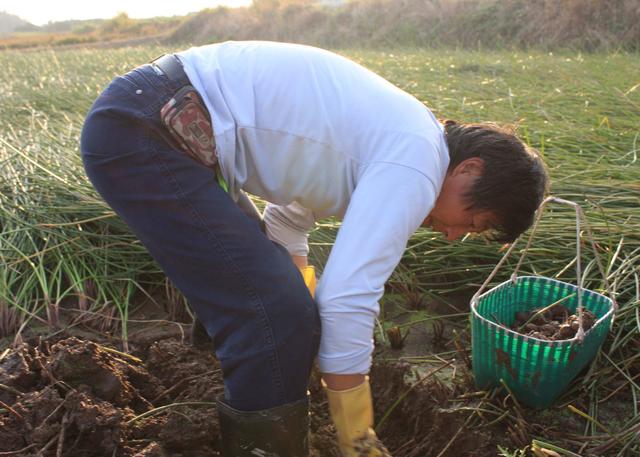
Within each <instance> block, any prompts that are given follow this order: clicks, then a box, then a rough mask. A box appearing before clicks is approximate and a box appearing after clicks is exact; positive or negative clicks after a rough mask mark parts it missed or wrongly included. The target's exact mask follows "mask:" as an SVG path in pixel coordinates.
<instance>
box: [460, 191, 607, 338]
mask: <svg viewBox="0 0 640 457" xmlns="http://www.w3.org/2000/svg"><path fill="white" fill-rule="evenodd" d="M550 202H554V203H561V204H565V205H569V206H572V207H574V208H575V211H576V279H577V283H578V332H577V333H576V338H577V339H578V341H579V342H582V341H583V340H584V334H585V332H584V327H583V307H582V265H581V248H580V220H583V221H584V225H585V227H586V229H587V234H588V235H589V239H590V241H591V247H592V248H593V253H594V256H595V259H596V263H597V264H598V269H599V270H600V274H602V278H603V280H604V284H605V288H606V290H607V293H608V295H609V297H610V298H611V301H612V302H613V306H614V313H615V311H617V310H618V304H617V302H616V300H615V297H614V295H613V293H612V292H611V287H610V285H609V280H608V278H607V275H606V273H605V270H604V267H603V265H602V262H601V260H600V256H599V254H598V250H597V248H596V244H595V241H594V238H593V234H592V232H591V227H590V226H589V224H588V222H587V219H586V217H585V216H584V213H583V211H582V208H581V207H580V205H579V204H577V203H575V202H572V201H570V200H565V199H563V198H558V197H547V198H546V199H545V200H544V201H543V202H542V203H541V204H540V206H539V208H538V211H537V215H536V220H535V223H534V225H533V228H532V229H531V233H530V235H529V239H528V241H527V245H526V246H525V248H524V251H522V254H521V255H520V259H519V260H518V264H517V265H516V268H515V270H514V271H513V273H512V275H511V281H513V282H514V283H515V281H516V278H517V275H518V270H520V266H521V265H522V262H523V261H524V258H525V256H526V254H527V252H528V250H529V247H530V246H531V242H532V240H533V236H534V235H535V232H536V230H537V229H538V225H539V223H540V219H541V218H542V213H543V210H544V207H545V206H546V205H547V204H548V203H550ZM517 242H518V239H516V240H515V241H514V242H513V243H512V244H511V246H510V247H509V249H508V250H507V252H506V253H505V254H504V256H502V258H501V259H500V261H499V262H498V264H497V265H496V266H495V268H494V269H493V271H492V272H491V274H490V275H489V276H488V277H487V279H486V280H485V282H484V283H483V284H482V285H481V286H480V289H478V291H477V292H476V293H475V294H474V295H473V298H472V299H471V305H472V306H475V305H476V304H477V300H478V297H479V296H480V294H481V293H482V292H483V291H484V289H485V288H486V287H487V285H488V284H489V283H490V282H491V280H492V279H493V277H494V276H495V275H496V273H497V272H498V270H499V269H500V267H501V266H502V264H503V263H504V262H505V260H506V259H507V257H509V255H510V254H511V252H512V251H513V249H514V247H515V245H516V243H517Z"/></svg>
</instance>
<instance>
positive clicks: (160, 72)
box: [149, 53, 167, 76]
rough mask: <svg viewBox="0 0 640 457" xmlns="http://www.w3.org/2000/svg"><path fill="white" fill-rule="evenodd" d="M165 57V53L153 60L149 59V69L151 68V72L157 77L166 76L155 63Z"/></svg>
mask: <svg viewBox="0 0 640 457" xmlns="http://www.w3.org/2000/svg"><path fill="white" fill-rule="evenodd" d="M166 55H167V54H166V53H163V54H160V55H159V56H158V57H156V58H154V59H151V60H150V61H149V64H150V65H151V68H153V71H155V72H156V74H157V75H158V76H167V75H166V74H165V72H164V71H162V68H160V67H159V66H158V65H156V62H157V61H158V60H160V59H161V58H163V57H164V56H166Z"/></svg>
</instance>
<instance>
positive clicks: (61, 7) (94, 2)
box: [0, 0, 251, 25]
mask: <svg viewBox="0 0 640 457" xmlns="http://www.w3.org/2000/svg"><path fill="white" fill-rule="evenodd" d="M250 4H251V0H209V1H206V0H0V11H5V12H7V13H10V14H15V15H16V16H19V17H21V18H22V19H24V20H26V21H29V22H31V23H32V24H35V25H43V24H46V23H47V22H49V21H64V20H67V19H96V18H111V17H114V16H115V15H116V14H118V13H121V12H125V13H127V14H128V15H129V16H130V17H134V18H144V17H153V16H175V15H184V14H187V13H191V12H194V11H200V10H202V9H204V8H213V7H216V6H218V5H226V6H230V7H233V6H247V5H250Z"/></svg>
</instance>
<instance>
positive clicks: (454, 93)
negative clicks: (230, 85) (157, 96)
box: [0, 47, 640, 456]
mask: <svg viewBox="0 0 640 457" xmlns="http://www.w3.org/2000/svg"><path fill="white" fill-rule="evenodd" d="M166 50H167V49H161V48H158V47H141V48H129V49H118V50H113V49H110V50H93V51H89V50H84V51H52V50H48V51H41V52H30V53H18V52H4V53H0V66H1V67H2V68H3V72H2V73H0V96H1V97H2V99H3V103H2V104H0V164H1V166H0V224H1V230H0V263H1V268H0V337H8V338H13V337H14V336H15V335H16V334H20V332H21V330H22V329H24V328H25V327H28V326H30V325H34V324H44V325H50V326H52V327H55V326H56V325H60V324H59V322H60V319H59V317H60V313H61V312H62V310H68V309H73V308H76V309H78V310H80V311H85V312H89V313H96V314H98V315H100V314H101V313H103V314H102V315H105V316H106V317H107V318H106V320H105V322H117V323H119V327H116V328H114V327H109V326H105V330H108V331H111V332H114V331H115V332H121V333H122V336H123V339H124V340H125V341H126V335H127V326H126V323H127V318H128V316H129V313H130V309H131V307H132V306H133V305H134V304H135V303H137V302H139V300H140V299H141V298H144V297H145V296H152V297H156V298H158V299H161V298H162V297H159V294H165V293H166V295H167V298H168V299H170V300H174V301H175V297H174V296H173V291H172V290H171V289H166V288H165V287H164V286H165V278H164V276H163V274H162V273H161V271H160V270H159V268H158V267H157V265H156V264H155V263H154V262H153V261H152V259H151V258H150V257H149V256H148V255H147V254H146V251H145V250H144V248H143V247H142V246H141V245H140V243H139V242H138V241H137V240H136V238H135V237H134V236H133V235H132V234H131V233H130V232H129V231H128V229H127V228H126V226H125V225H124V224H123V223H122V222H121V221H120V220H119V219H118V218H117V217H116V216H115V215H114V214H113V212H112V211H111V209H109V208H108V207H107V206H106V205H105V204H104V203H103V202H102V201H101V200H100V198H99V197H98V196H97V195H96V193H95V192H94V190H93V189H92V187H91V185H90V184H89V183H88V181H87V179H86V177H85V175H84V172H83V169H82V165H81V161H80V158H79V152H78V140H79V133H80V129H81V126H82V122H83V118H84V115H85V113H86V112H87V111H88V109H89V106H90V105H91V103H92V101H93V100H94V99H95V97H96V96H97V95H98V94H99V93H100V91H101V90H102V88H103V87H104V86H105V85H106V84H107V83H108V81H109V80H110V79H111V77H113V76H114V75H115V74H117V73H122V72H125V71H127V70H129V69H130V68H132V67H134V66H136V65H138V64H140V63H142V62H146V61H148V60H149V59H150V58H152V57H155V56H157V55H158V54H160V53H161V52H163V51H166ZM343 53H344V54H345V55H347V56H348V57H351V58H353V59H354V60H356V61H359V62H360V63H362V64H363V65H365V66H367V67H369V68H371V69H372V70H374V71H376V72H378V73H380V74H381V75H382V76H384V77H386V78H387V79H389V80H390V81H392V82H394V83H395V84H396V85H398V86H399V87H400V88H402V89H404V90H406V91H408V92H410V93H411V94H413V95H414V96H416V97H417V98H418V99H420V100H421V101H423V102H424V103H426V104H427V105H428V106H429V107H431V108H432V109H433V110H434V112H435V113H436V115H437V116H438V117H440V118H451V119H457V120H459V121H485V120H493V121H497V122H500V123H511V124H516V125H517V126H518V129H519V133H520V135H521V136H522V137H523V138H524V139H525V141H527V142H528V143H529V144H530V145H531V146H533V147H535V148H537V149H538V150H539V151H540V152H541V153H542V154H543V155H544V158H545V160H546V162H547V164H548V166H549V169H550V174H551V176H552V180H553V185H552V192H553V193H554V194H555V195H557V196H560V197H563V198H567V199H570V200H574V201H577V202H579V203H580V204H581V205H582V206H583V208H584V209H585V211H586V214H587V218H588V220H589V222H590V225H591V227H592V229H593V232H594V235H595V238H596V242H597V244H598V249H599V252H600V254H601V255H602V257H603V258H604V263H605V268H606V271H607V276H608V278H609V280H610V282H611V283H612V284H613V285H614V288H615V290H616V292H617V299H618V303H619V304H620V311H619V313H618V316H617V318H616V323H615V326H614V328H613V331H612V334H611V337H610V338H609V340H608V341H607V344H606V346H605V348H604V349H603V351H601V353H600V354H599V356H598V359H597V361H596V363H595V364H594V365H593V366H592V368H591V370H590V371H589V373H587V375H586V376H585V377H583V378H581V380H580V381H579V382H578V383H577V384H575V386H574V388H573V389H574V390H572V392H570V393H569V394H568V395H569V397H567V398H571V397H570V396H571V395H575V394H576V392H578V391H579V392H587V395H588V398H589V399H590V400H589V401H588V402H587V403H586V404H584V405H582V407H583V410H581V411H582V412H585V411H586V412H585V414H587V416H588V417H591V418H595V419H594V420H597V418H598V414H599V412H598V411H599V410H598V407H599V405H602V402H604V401H610V399H612V398H613V399H615V398H618V397H620V396H621V395H623V396H626V397H624V398H632V399H634V401H633V402H628V403H625V405H626V406H624V407H621V408H622V409H624V411H623V412H621V413H620V414H621V417H623V418H624V420H621V423H620V424H618V425H617V426H616V427H614V428H613V430H614V432H615V433H616V435H615V436H613V437H612V436H610V435H607V434H602V433H601V430H599V429H598V426H597V425H594V424H595V423H594V422H593V421H590V420H586V419H585V420H586V422H585V424H586V425H585V427H586V429H585V433H584V436H583V437H582V438H581V439H583V441H584V442H585V443H587V444H586V447H585V449H587V450H591V451H593V452H595V454H594V455H621V456H623V455H632V454H628V453H627V452H635V451H637V448H638V445H637V441H636V442H635V443H634V442H633V441H634V437H637V434H638V431H639V430H640V418H639V417H640V416H639V415H638V411H637V408H638V403H637V401H636V400H637V398H638V395H640V383H639V381H638V376H640V368H639V367H640V364H639V363H638V356H637V353H638V349H640V336H639V335H640V280H639V276H640V272H639V265H640V263H639V261H640V185H639V178H640V170H639V166H640V165H639V163H638V160H637V155H638V145H639V144H640V142H639V138H640V81H639V80H638V79H637V75H638V74H640V59H639V58H638V55H637V54H627V53H614V54H591V55H583V54H581V53H578V52H574V53H572V52H564V53H560V54H551V53H541V52H523V51H513V52H508V51H500V52H483V53H479V52H469V51H460V50H458V51H446V50H429V51H426V50H393V51H368V50H366V51H363V50H349V51H343ZM338 227H339V225H338V223H337V222H335V221H332V220H326V221H321V223H320V224H319V225H318V229H317V230H316V231H314V232H313V233H312V235H311V244H312V259H313V261H314V263H316V264H318V265H319V266H321V264H322V261H323V260H324V259H325V258H326V256H327V254H328V252H329V250H330V247H331V244H332V242H333V239H334V237H335V234H336V232H337V230H338ZM573 227H574V217H573V213H572V212H571V210H565V209H564V208H552V209H551V210H550V211H549V212H548V214H546V215H545V216H544V217H543V219H542V224H541V227H540V229H539V232H538V238H537V240H536V242H535V243H534V245H533V247H532V249H531V250H530V253H529V255H528V257H527V258H528V261H527V262H526V263H525V265H524V271H525V272H532V273H535V274H541V275H548V276H554V277H558V278H560V279H563V280H566V281H570V282H572V281H575V273H574V264H575V260H576V259H575V255H576V246H575V233H574V228H573ZM521 248H522V246H521V247H520V248H519V249H521ZM519 249H516V253H517V252H518V250H519ZM583 253H584V265H586V266H587V271H586V273H585V277H586V285H587V286H588V287H591V288H594V289H602V288H603V283H602V281H601V278H600V277H599V273H598V269H597V268H596V267H595V264H594V263H593V262H592V257H591V255H590V252H589V250H588V249H583ZM501 255H502V249H501V247H500V246H496V245H492V244H487V243H486V242H485V241H484V240H483V239H482V238H480V237H469V238H467V239H464V240H463V241H461V242H457V243H447V242H446V241H444V240H443V239H442V238H441V236H440V235H438V234H434V233H432V232H429V231H428V230H423V231H419V232H418V233H417V234H416V235H415V236H414V237H413V238H412V240H411V242H410V244H409V246H408V249H407V251H406V254H405V256H404V258H403V259H402V263H401V265H400V266H399V268H398V269H397V270H396V272H395V273H394V275H393V276H392V278H391V280H390V287H395V288H396V290H398V288H399V290H404V291H410V292H411V293H414V294H416V293H421V294H442V295H446V294H448V293H452V292H461V291H464V292H469V291H473V289H474V288H475V287H477V286H478V285H479V284H480V283H481V282H482V280H483V279H484V278H485V277H486V276H487V274H488V273H489V272H490V271H491V269H492V268H493V266H494V265H495V263H496V262H497V260H498V259H499V258H500V256H501ZM516 259H517V255H516V256H514V259H513V261H512V262H510V263H508V264H507V266H506V267H503V269H502V272H503V273H502V275H501V276H499V277H497V278H496V280H495V281H496V282H497V281H501V280H504V279H505V278H506V277H507V275H508V274H510V269H512V268H513V266H514V262H515V260H516ZM165 290H166V292H165ZM105 310H116V315H115V316H114V315H113V314H108V311H105ZM105 312H106V314H104V313H105ZM5 341H6V340H5ZM485 406H486V407H487V408H491V409H492V411H493V412H492V413H491V415H490V417H491V418H500V420H507V419H508V420H511V419H513V420H514V421H517V420H519V417H520V416H518V414H520V413H518V412H517V411H515V412H514V410H513V409H508V408H507V409H500V408H499V407H496V406H495V405H493V406H490V405H484V406H483V407H485ZM492 420H493V419H492ZM496 420H498V419H496ZM478 421H480V419H478ZM474 423H475V422H474ZM483 424H484V425H483ZM476 425H477V426H486V422H482V421H480V422H478V423H477V424H476ZM584 437H587V438H584ZM560 444H562V445H563V446H564V445H566V446H569V447H571V446H573V447H572V449H575V446H574V445H573V444H571V440H569V441H563V442H562V443H560ZM603 449H604V450H605V451H606V452H607V453H602V452H604V451H603ZM634 449H635V451H634ZM598 452H601V453H598Z"/></svg>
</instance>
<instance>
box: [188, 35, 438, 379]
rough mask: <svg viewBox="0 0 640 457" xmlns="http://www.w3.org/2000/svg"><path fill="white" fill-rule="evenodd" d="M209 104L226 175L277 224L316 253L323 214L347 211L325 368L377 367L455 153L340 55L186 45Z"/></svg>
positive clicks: (284, 237)
mask: <svg viewBox="0 0 640 457" xmlns="http://www.w3.org/2000/svg"><path fill="white" fill-rule="evenodd" d="M178 57H179V59H180V60H181V61H182V63H183V65H184V67H185V71H186V73H187V75H188V77H189V79H190V80H191V83H192V84H193V85H194V87H195V88H196V89H197V90H198V92H199V93H200V94H201V95H202V97H203V99H204V101H205V103H206V105H207V108H208V110H209V112H210V113H211V116H212V120H213V125H214V131H215V141H216V147H217V151H218V155H219V160H220V165H221V169H222V174H223V176H224V178H225V179H226V181H227V183H228V184H229V190H230V194H231V195H232V197H235V196H237V194H238V192H239V191H240V190H244V191H247V192H249V193H251V194H253V195H256V196H258V197H260V198H262V199H264V200H266V201H267V202H270V205H268V207H267V209H266V211H265V223H266V226H267V233H268V235H269V236H270V238H271V239H274V240H275V241H278V242H281V243H283V244H284V245H285V246H286V247H287V249H288V250H289V252H290V253H291V254H298V255H305V254H306V253H307V252H308V247H307V234H308V232H309V230H310V229H311V228H312V227H313V225H314V221H315V220H318V219H321V218H325V217H328V216H336V217H337V218H339V219H342V225H341V227H340V230H339V231H338V235H337V238H336V242H335V244H334V246H333V249H332V250H331V253H330V256H329V259H328V261H327V264H326V265H325V268H324V271H323V274H322V277H321V278H320V281H319V283H318V287H317V290H316V301H317V303H318V307H319V310H320V317H321V322H322V338H321V343H320V351H319V355H318V360H319V365H320V369H321V370H322V371H323V372H326V373H336V374H355V373H366V372H368V370H369V368H370V365H371V353H372V350H373V340H372V336H373V327H374V322H375V317H376V316H377V314H378V312H379V306H378V300H379V299H380V297H381V296H382V293H383V290H384V283H385V282H386V280H387V279H388V278H389V276H390V275H391V273H392V272H393V269H394V268H395V267H396V265H397V264H398V262H399V261H400V258H401V256H402V253H403V251H404V249H405V248H406V245H407V241H408V239H409V237H410V236H411V234H412V233H413V232H414V231H415V230H416V229H417V228H418V227H419V226H420V224H421V223H422V221H423V220H424V219H425V218H426V217H427V215H428V214H429V212H430V211H431V208H432V207H433V205H434V203H435V200H436V197H437V195H438V193H439V192H440V188H441V186H442V182H443V180H444V176H445V173H446V171H447V167H448V164H449V155H448V150H447V146H446V141H445V138H444V134H443V128H442V126H441V125H440V124H439V123H438V122H437V120H436V119H435V117H434V116H433V114H432V113H431V112H430V111H429V110H428V109H427V108H426V107H425V106H424V105H423V104H422V103H420V102H419V101H418V100H416V99H415V98H414V97H412V96H411V95H409V94H407V93H406V92H403V91H402V90H400V89H398V88H397V87H395V86H394V85H393V84H391V83H389V82H388V81H386V80H384V79H383V78H381V77H379V76H378V75H376V74H374V73H372V72H371V71H369V70H367V69H365V68H364V67H362V66H360V65H358V64H356V63H355V62H353V61H351V60H349V59H346V58H344V57H341V56H339V55H337V54H334V53H331V52H328V51H325V50H321V49H317V48H312V47H308V46H300V45H292V44H283V43H272V42H226V43H220V44H214V45H209V46H202V47H196V48H191V49H189V50H187V51H184V52H181V53H179V54H178Z"/></svg>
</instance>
